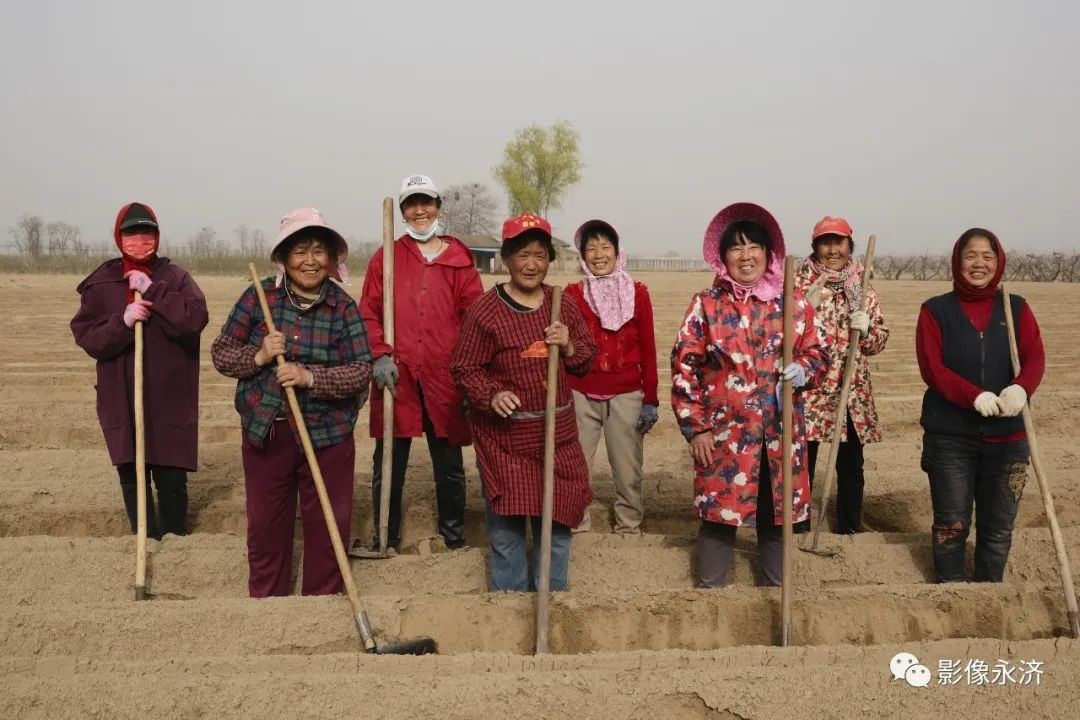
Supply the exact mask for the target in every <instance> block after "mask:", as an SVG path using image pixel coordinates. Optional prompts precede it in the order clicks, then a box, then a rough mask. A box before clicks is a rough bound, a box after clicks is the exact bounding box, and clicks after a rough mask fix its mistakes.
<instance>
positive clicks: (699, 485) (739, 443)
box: [671, 283, 828, 527]
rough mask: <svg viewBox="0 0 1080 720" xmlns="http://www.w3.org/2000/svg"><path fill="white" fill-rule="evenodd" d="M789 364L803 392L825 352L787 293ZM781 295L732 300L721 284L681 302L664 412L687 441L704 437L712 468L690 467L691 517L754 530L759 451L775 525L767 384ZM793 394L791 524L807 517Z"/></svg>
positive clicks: (823, 364) (772, 415)
mask: <svg viewBox="0 0 1080 720" xmlns="http://www.w3.org/2000/svg"><path fill="white" fill-rule="evenodd" d="M796 303H797V304H796V307H795V333H796V337H795V343H794V360H795V362H798V363H800V364H801V365H802V366H803V367H804V368H805V370H806V376H807V384H806V386H805V387H804V388H803V389H802V390H805V389H806V388H807V387H812V386H813V385H814V384H815V383H816V382H818V381H819V380H820V379H821V378H822V377H823V376H824V374H825V372H826V369H827V365H828V354H827V352H826V351H825V348H824V344H825V338H824V333H823V332H822V328H821V326H820V325H819V324H818V323H817V322H816V320H815V317H814V309H813V307H812V306H811V305H810V303H809V302H807V301H806V299H805V298H804V297H803V296H802V294H801V293H798V294H797V295H796ZM783 328H784V314H783V299H782V298H777V299H775V300H768V301H765V300H759V299H757V298H755V297H752V296H751V297H748V298H747V299H746V300H744V301H740V300H737V299H736V298H735V296H734V295H733V294H732V293H731V291H730V289H729V286H727V285H725V284H723V283H721V284H719V285H718V286H717V287H713V288H710V289H708V290H704V291H702V292H700V293H698V294H697V295H696V296H695V297H694V299H693V301H692V302H691V303H690V308H689V310H688V311H687V313H686V318H685V319H684V320H683V323H682V326H681V328H680V330H679V336H678V338H677V339H676V342H675V347H674V348H673V349H672V351H671V376H672V388H671V406H672V408H673V409H674V411H675V418H676V420H677V421H678V423H679V427H680V429H681V430H682V433H683V435H684V436H685V437H686V438H687V440H689V439H691V438H693V437H694V436H695V435H697V434H699V433H702V432H710V433H712V435H713V443H714V446H715V447H716V448H717V449H718V451H719V452H718V453H716V455H715V456H714V459H713V462H712V464H710V465H708V466H701V465H698V464H696V463H695V466H694V470H695V477H694V507H695V509H696V511H697V514H698V516H699V517H701V518H702V519H703V520H708V521H711V522H718V523H725V524H728V525H745V526H749V527H754V526H756V523H757V497H758V478H760V476H761V455H762V446H763V445H764V446H765V447H766V448H767V449H768V461H769V474H770V476H771V477H772V478H773V479H774V481H773V483H772V488H773V508H772V510H773V522H774V523H775V524H779V523H780V522H781V521H782V517H783V515H782V512H783V498H782V484H781V478H782V477H783V474H782V469H781V462H782V456H781V449H780V444H781V438H782V434H781V428H780V412H779V407H778V403H777V401H776V388H777V381H778V379H779V376H780V371H781V369H782V364H783ZM802 390H799V391H796V393H795V406H794V408H793V409H794V419H795V427H794V428H793V430H794V432H793V440H792V447H791V452H792V455H793V471H794V472H793V480H794V487H793V494H792V519H793V520H794V521H795V522H800V521H802V520H805V519H807V518H808V517H809V515H810V479H809V473H808V469H807V461H806V432H805V428H804V423H803V410H802V406H803V402H802V398H801V396H802V395H803V392H802Z"/></svg>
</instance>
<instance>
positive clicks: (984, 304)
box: [915, 298, 1046, 442]
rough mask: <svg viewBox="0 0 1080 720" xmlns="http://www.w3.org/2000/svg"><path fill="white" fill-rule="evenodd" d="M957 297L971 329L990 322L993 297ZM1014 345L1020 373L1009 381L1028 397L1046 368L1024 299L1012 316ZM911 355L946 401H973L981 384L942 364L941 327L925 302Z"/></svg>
mask: <svg viewBox="0 0 1080 720" xmlns="http://www.w3.org/2000/svg"><path fill="white" fill-rule="evenodd" d="M957 300H958V301H959V303H960V307H962V308H963V309H964V314H965V315H967V317H968V319H969V320H971V324H972V325H974V326H975V329H976V330H978V331H979V332H982V331H983V330H985V329H986V326H987V325H988V324H989V322H990V312H991V310H992V309H993V303H994V298H986V299H984V300H964V299H962V298H957ZM1016 348H1017V351H1018V352H1019V354H1020V374H1019V375H1017V376H1016V377H1015V378H1013V383H1014V384H1016V385H1019V386H1020V387H1022V388H1024V390H1025V391H1026V392H1027V394H1028V397H1031V396H1032V395H1034V394H1035V390H1036V389H1038V387H1039V383H1040V382H1042V376H1043V372H1044V371H1045V370H1046V351H1045V349H1044V348H1043V344H1042V336H1041V335H1040V333H1039V324H1038V323H1037V322H1036V321H1035V314H1034V313H1033V312H1031V307H1030V306H1029V305H1028V304H1027V303H1024V307H1023V309H1022V310H1021V311H1020V315H1019V317H1017V318H1016ZM915 355H916V357H918V360H919V372H920V373H921V374H922V378H923V380H924V381H925V382H926V384H927V385H929V386H930V387H931V388H933V389H934V390H936V391H937V392H938V393H939V394H940V395H941V396H942V397H944V398H945V399H946V400H948V401H949V402H952V403H955V404H957V405H961V406H963V407H968V408H969V407H971V406H972V405H974V403H975V398H976V397H978V396H979V394H980V393H982V392H984V390H983V388H981V387H979V386H978V385H976V384H975V383H973V382H970V381H969V380H967V379H965V378H963V377H961V376H960V375H958V374H957V373H955V372H953V371H952V370H950V369H949V368H948V367H946V365H945V361H944V359H943V358H942V351H941V328H940V327H939V326H938V324H937V320H935V319H934V316H933V314H932V313H931V312H930V311H929V310H928V309H927V308H926V306H923V308H922V311H921V312H920V313H919V323H918V325H917V326H916V328H915ZM1023 437H1024V433H1023V432H1019V433H1014V434H1012V435H1005V436H1001V437H995V438H986V440H987V441H988V442H1011V441H1013V440H1020V439H1022V438H1023Z"/></svg>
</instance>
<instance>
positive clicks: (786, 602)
mask: <svg viewBox="0 0 1080 720" xmlns="http://www.w3.org/2000/svg"><path fill="white" fill-rule="evenodd" d="M794 313H795V256H794V255H788V256H787V257H786V258H784V367H785V368H786V367H787V366H788V365H790V364H791V361H792V357H793V356H794V354H795V314H794ZM783 398H784V401H783V402H784V407H783V409H782V410H781V420H780V422H781V428H782V430H781V436H782V437H781V445H780V447H781V450H782V453H783V458H784V462H783V466H782V467H783V478H784V485H783V495H784V501H783V515H784V560H783V574H782V585H781V589H780V645H781V646H783V647H787V646H788V645H789V644H791V594H792V590H793V588H792V587H791V582H792V572H791V564H792V558H791V547H792V545H793V544H794V543H793V539H794V535H793V527H792V524H791V492H792V478H791V473H792V467H791V461H792V458H791V423H792V422H793V415H794V413H793V412H792V407H791V405H792V401H793V399H794V398H793V396H792V388H791V381H790V380H784V394H783ZM759 522H760V520H759Z"/></svg>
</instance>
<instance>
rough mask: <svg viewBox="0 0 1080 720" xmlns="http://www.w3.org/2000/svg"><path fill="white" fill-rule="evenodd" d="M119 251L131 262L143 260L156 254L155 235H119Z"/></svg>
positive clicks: (150, 233)
mask: <svg viewBox="0 0 1080 720" xmlns="http://www.w3.org/2000/svg"><path fill="white" fill-rule="evenodd" d="M120 250H121V251H122V252H123V253H124V255H126V256H127V257H129V258H131V259H132V260H145V259H147V258H148V257H152V256H153V254H154V253H155V252H157V235H155V234H154V233H152V232H148V233H139V234H137V235H121V236H120Z"/></svg>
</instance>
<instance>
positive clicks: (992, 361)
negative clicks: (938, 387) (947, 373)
mask: <svg viewBox="0 0 1080 720" xmlns="http://www.w3.org/2000/svg"><path fill="white" fill-rule="evenodd" d="M1010 297H1011V298H1012V312H1013V319H1014V320H1015V319H1016V318H1018V317H1020V309H1021V308H1023V307H1024V298H1022V297H1020V296H1019V295H1011V296H1010ZM923 307H925V308H927V309H928V310H929V311H930V313H931V314H932V315H933V316H934V319H935V320H937V324H938V327H940V328H941V351H942V355H943V357H944V360H945V366H946V367H948V368H949V369H950V370H952V371H953V372H955V373H956V374H957V375H959V376H960V377H962V378H964V379H966V380H968V381H970V382H972V383H974V384H975V385H978V386H979V387H981V388H983V389H984V390H989V391H990V392H992V393H995V394H997V393H1000V392H1001V391H1002V390H1003V389H1005V387H1006V386H1007V385H1009V383H1011V382H1012V379H1013V371H1012V362H1011V360H1010V359H1009V336H1008V332H1007V330H1006V328H1005V309H1004V308H1005V304H1004V302H1003V301H1002V295H1001V294H1000V293H999V294H997V295H995V296H994V307H993V309H992V310H991V311H990V323H989V324H988V325H987V326H986V330H984V331H983V332H979V331H978V330H976V329H975V326H974V325H972V324H971V320H969V319H968V316H967V315H966V314H964V309H963V308H962V307H961V306H960V301H959V300H958V299H957V298H956V294H955V293H947V294H945V295H938V296H937V297H933V298H930V299H929V300H927V301H926V302H925V303H923ZM919 422H920V423H922V426H923V428H925V429H926V430H927V431H928V432H935V433H941V434H943V435H963V436H966V437H975V438H984V437H994V436H1000V435H1011V434H1013V433H1017V432H1022V431H1023V430H1024V419H1023V418H1022V417H1020V416H1019V415H1017V416H1016V417H1010V418H1003V417H990V418H984V417H983V416H982V415H980V414H979V413H978V412H977V411H976V410H975V408H973V407H970V406H969V407H962V406H960V405H956V404H955V403H952V402H949V401H948V400H946V399H945V398H944V397H942V396H941V395H940V394H938V393H937V391H935V390H932V389H930V388H927V389H926V394H925V395H923V404H922V417H921V418H920V419H919Z"/></svg>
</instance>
